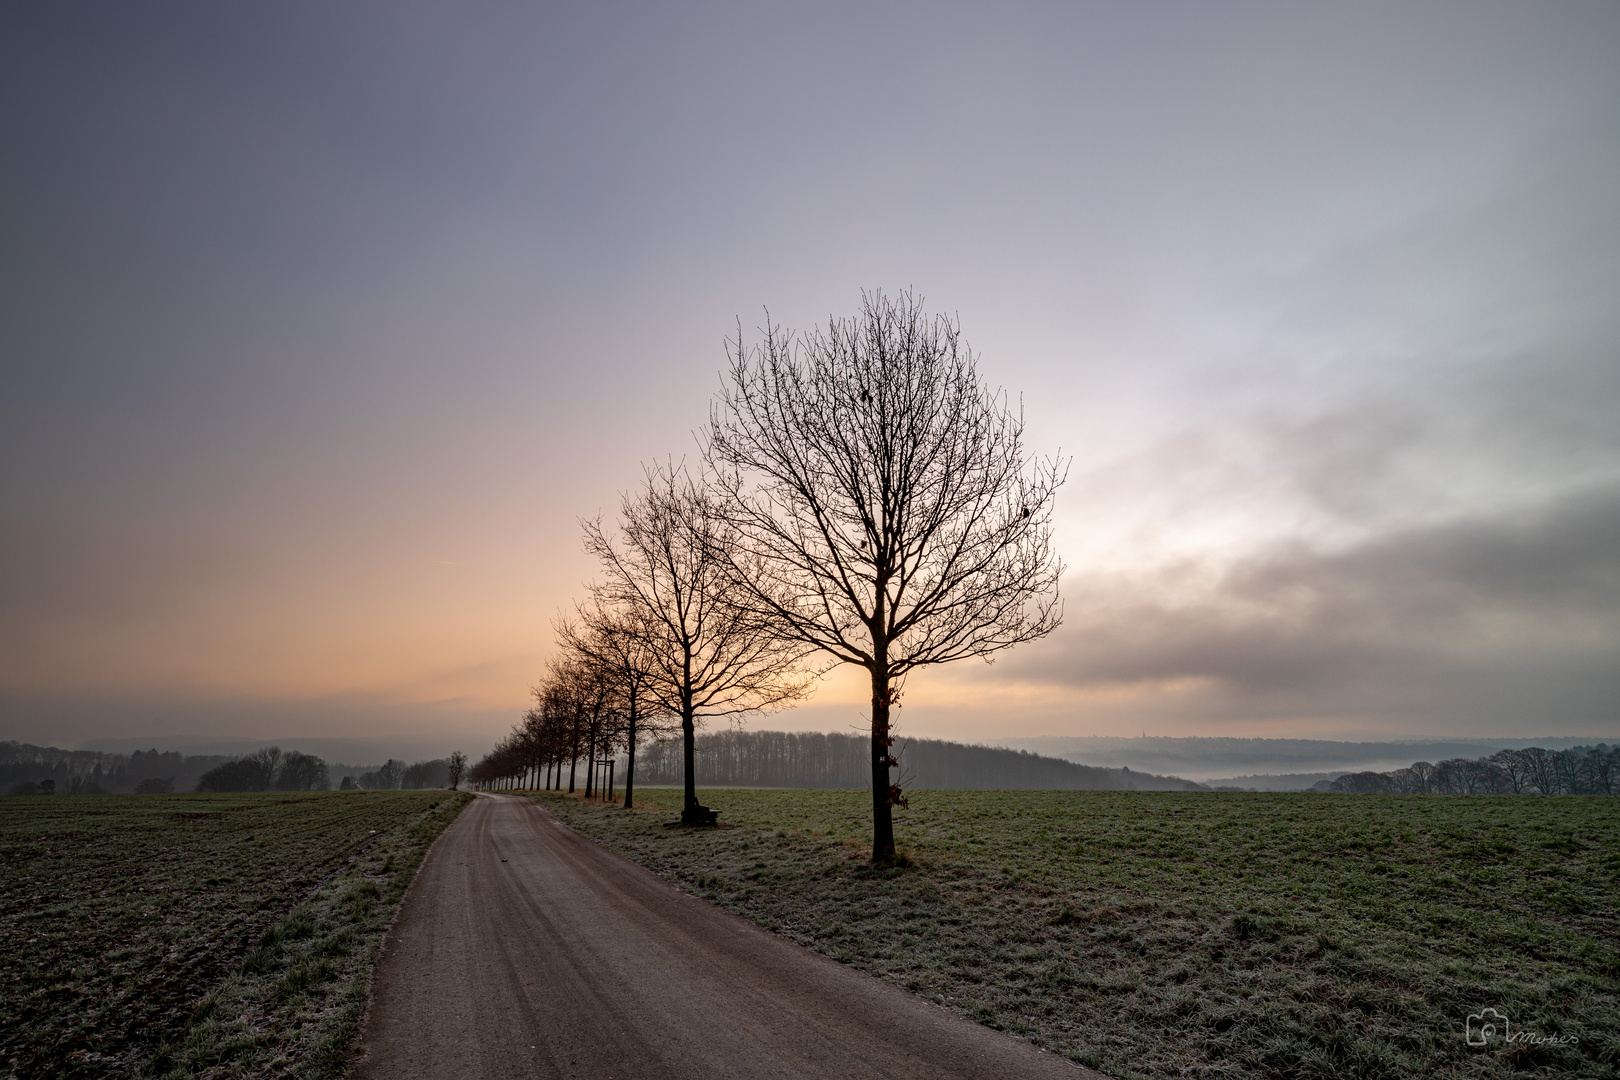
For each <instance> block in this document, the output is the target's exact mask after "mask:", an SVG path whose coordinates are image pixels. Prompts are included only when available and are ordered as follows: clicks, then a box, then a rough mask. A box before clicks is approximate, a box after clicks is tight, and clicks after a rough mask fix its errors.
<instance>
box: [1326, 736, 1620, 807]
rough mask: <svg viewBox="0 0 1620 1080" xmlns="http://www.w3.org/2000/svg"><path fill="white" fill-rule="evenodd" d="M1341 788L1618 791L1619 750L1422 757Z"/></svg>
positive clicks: (1342, 781) (1338, 786)
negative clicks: (1445, 758)
mask: <svg viewBox="0 0 1620 1080" xmlns="http://www.w3.org/2000/svg"><path fill="white" fill-rule="evenodd" d="M1329 790H1332V791H1340V792H1356V793H1369V792H1388V793H1396V794H1406V795H1489V794H1496V795H1614V794H1620V748H1616V747H1610V746H1608V745H1600V746H1577V747H1573V748H1571V749H1568V750H1545V749H1543V748H1541V747H1539V746H1528V747H1525V748H1524V749H1522V750H1500V751H1498V752H1497V753H1495V754H1492V755H1491V756H1490V757H1488V758H1483V757H1482V758H1476V759H1468V758H1452V759H1450V760H1448V761H1442V762H1440V763H1438V764H1430V763H1429V762H1427V761H1418V762H1414V763H1413V764H1411V765H1409V766H1407V767H1406V768H1404V769H1396V770H1395V771H1394V772H1387V773H1380V772H1360V773H1351V774H1349V775H1347V776H1341V777H1339V778H1338V779H1337V780H1335V781H1333V783H1332V784H1330V785H1329Z"/></svg>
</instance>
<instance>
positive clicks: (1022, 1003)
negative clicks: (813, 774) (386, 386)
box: [541, 789, 1620, 1080]
mask: <svg viewBox="0 0 1620 1080" xmlns="http://www.w3.org/2000/svg"><path fill="white" fill-rule="evenodd" d="M908 794H909V796H910V799H911V807H910V809H909V810H907V811H905V812H904V813H903V814H902V817H901V820H900V822H899V823H898V835H899V840H900V843H901V846H902V850H903V856H902V858H901V859H900V860H898V864H897V865H895V866H893V867H886V868H875V867H873V866H872V865H871V864H870V863H869V861H868V855H869V849H868V848H867V847H865V846H864V844H865V843H866V841H867V829H868V828H869V817H868V811H867V809H866V800H867V798H868V796H867V795H866V793H865V792H829V791H746V790H713V791H707V792H704V793H702V794H701V796H700V797H701V798H702V800H703V801H704V802H705V803H707V804H709V805H711V806H717V807H719V808H720V809H721V812H722V821H725V822H729V823H731V824H733V825H735V826H736V827H735V828H730V829H718V830H714V829H709V830H688V829H669V828H664V827H663V822H664V821H666V820H668V819H669V818H671V817H673V816H674V815H675V813H676V812H677V810H678V806H679V792H676V791H670V790H667V789H639V790H638V791H637V793H636V795H637V800H638V803H640V804H641V806H642V808H643V809H644V811H645V812H641V813H629V814H627V813H625V812H624V811H622V810H619V809H616V808H612V807H604V806H602V805H601V804H589V803H584V802H581V801H578V800H573V799H568V798H566V797H562V796H542V797H541V801H542V805H544V806H546V807H547V809H548V810H550V811H551V812H552V813H553V814H554V815H556V816H557V817H558V818H559V819H561V820H563V821H565V822H566V823H568V824H569V825H570V826H572V827H573V828H575V829H576V830H578V831H579V832H581V833H583V834H585V835H587V836H590V837H592V838H593V839H596V840H598V841H600V842H602V843H604V844H606V845H607V846H609V847H611V848H613V849H615V850H617V851H620V852H621V853H623V854H625V855H626V856H628V857H629V858H631V859H634V860H636V861H638V862H640V863H642V864H643V865H646V866H648V867H650V868H651V869H653V870H655V871H657V872H659V873H660V874H662V875H663V876H665V877H666V878H669V879H670V880H672V881H674V882H676V883H678V884H679V885H681V886H682V887H683V888H686V889H688V890H689V891H692V892H694V893H696V894H698V895H700V896H704V897H706V898H708V899H710V900H712V901H714V902H716V903H718V904H720V905H721V906H723V907H726V908H728V909H730V910H732V911H734V912H737V913H738V914H741V915H744V916H746V917H748V918H750V919H753V920H754V921H756V922H758V923H759V924H761V925H763V926H765V927H767V928H769V929H772V930H775V931H777V932H779V933H782V934H784V935H786V936H788V937H790V938H792V939H794V940H796V941H799V942H801V943H802V944H805V945H807V946H809V947H811V948H814V949H816V950H818V951H820V952H822V953H825V954H827V955H829V956H832V957H834V958H836V959H839V960H841V961H844V962H846V963H849V964H852V965H854V966H856V967H858V968H861V969H863V970H866V971H868V972H871V973H872V974H874V975H877V976H880V977H882V978H885V979H888V980H890V981H893V982H896V983H898V984H899V985H902V986H904V987H906V988H908V989H910V990H912V991H913V992H915V993H918V994H921V995H923V996H924V997H927V998H930V999H932V1000H934V1001H937V1002H939V1003H941V1004H943V1005H946V1006H948V1007H951V1008H954V1009H957V1010H959V1011H960V1012H962V1013H964V1014H966V1015H968V1016H971V1017H973V1018H975V1019H977V1020H979V1021H981V1022H983V1023H986V1024H989V1025H991V1026H994V1027H998V1028H1002V1029H1005V1030H1007V1031H1010V1032H1013V1033H1016V1034H1019V1035H1022V1036H1024V1037H1026V1038H1029V1039H1030V1040H1032V1041H1034V1042H1036V1043H1038V1044H1040V1045H1044V1046H1047V1047H1050V1048H1052V1049H1054V1050H1056V1051H1059V1052H1061V1053H1064V1054H1066V1055H1068V1056H1070V1057H1072V1058H1074V1059H1075V1060H1078V1061H1081V1062H1084V1063H1085V1064H1088V1065H1091V1066H1093V1067H1095V1068H1098V1069H1101V1070H1103V1071H1105V1072H1108V1073H1110V1074H1112V1075H1114V1076H1116V1077H1121V1078H1126V1077H1138V1076H1140V1077H1240V1076H1242V1077H1248V1076H1268V1077H1323V1078H1326V1077H1414V1076H1432V1077H1445V1078H1457V1080H1462V1078H1465V1077H1467V1078H1485V1077H1509V1076H1571V1077H1576V1076H1578V1077H1591V1078H1601V1077H1615V1076H1616V1074H1617V1071H1620V953H1617V951H1616V943H1617V941H1620V916H1617V914H1616V910H1615V908H1616V897H1617V896H1620V800H1614V799H1608V798H1598V797H1592V798H1551V799H1548V798H1529V797H1512V796H1321V795H1255V794H1233V795H1226V794H1208V793H1169V792H1035V791H1028V792H986V791H914V792H909V793H908ZM1486 1007H1493V1008H1496V1009H1497V1010H1499V1012H1501V1013H1504V1014H1506V1015H1507V1016H1508V1017H1510V1018H1511V1024H1512V1030H1517V1031H1524V1032H1530V1033H1533V1034H1534V1035H1535V1036H1537V1037H1538V1038H1539V1039H1541V1040H1543V1041H1539V1042H1514V1043H1506V1042H1503V1041H1501V1040H1500V1039H1496V1040H1493V1041H1492V1042H1491V1043H1490V1044H1488V1045H1487V1046H1485V1047H1473V1046H1470V1045H1468V1043H1467V1041H1466V1038H1465V1026H1466V1023H1467V1018H1468V1016H1469V1014H1470V1013H1480V1012H1481V1011H1482V1010H1483V1009H1484V1008H1486Z"/></svg>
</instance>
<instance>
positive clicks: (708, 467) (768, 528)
mask: <svg viewBox="0 0 1620 1080" xmlns="http://www.w3.org/2000/svg"><path fill="white" fill-rule="evenodd" d="M726 353H727V358H728V361H729V370H728V372H727V376H726V379H725V386H724V388H723V390H722V391H721V393H720V394H719V395H718V397H717V398H716V400H715V402H714V404H713V406H712V408H711V412H710V416H709V423H708V424H707V426H706V427H705V428H704V429H703V431H702V432H701V433H700V436H699V442H700V459H699V461H698V462H697V464H696V465H695V466H693V467H691V468H688V467H687V466H686V465H685V464H684V463H680V464H677V463H675V462H673V461H671V462H666V463H665V464H663V465H658V466H654V467H651V468H648V469H647V470H646V475H645V480H644V483H643V485H642V486H641V487H640V488H639V489H638V490H636V491H634V492H632V493H629V494H626V495H625V496H624V497H623V498H622V500H621V503H620V507H619V515H618V521H617V522H616V523H614V524H613V525H611V526H610V525H609V524H607V523H605V522H604V521H602V520H601V519H600V518H598V519H596V520H593V521H588V522H585V523H584V529H585V546H586V548H587V550H588V551H589V552H590V553H591V554H592V555H594V556H595V557H596V558H597V560H598V563H599V566H600V570H601V576H600V578H599V580H598V581H597V582H596V583H594V584H593V585H591V586H590V587H589V593H588V595H587V597H586V599H585V600H584V602H583V603H581V604H579V605H578V607H577V608H576V610H575V611H574V612H572V613H571V614H570V615H569V616H568V617H566V618H565V619H563V620H561V621H560V622H559V624H558V627H557V629H558V642H559V646H560V649H559V656H558V657H557V658H556V659H555V660H554V661H553V662H552V664H551V667H550V669H549V671H548V674H547V676H546V679H545V680H543V681H542V683H541V684H540V686H538V687H536V690H535V694H536V700H537V707H536V709H535V710H533V711H531V713H530V714H529V715H528V716H526V717H525V718H524V720H523V722H522V723H520V724H519V726H518V728H517V729H515V730H514V732H513V733H512V735H511V736H510V737H509V738H508V739H507V740H506V741H505V742H504V743H503V744H502V745H501V746H500V747H498V748H497V750H496V751H495V752H494V753H492V754H491V755H490V757H488V758H486V759H485V760H484V761H482V762H480V763H479V764H478V765H477V766H475V769H474V778H475V779H481V781H482V782H486V783H488V782H498V781H501V780H513V778H517V777H527V778H528V779H530V780H533V778H534V777H536V776H539V775H540V772H541V769H542V767H543V768H544V769H545V782H546V783H547V784H551V783H553V778H552V771H553V770H554V769H555V770H557V771H558V773H559V775H560V770H561V767H562V765H563V764H564V763H567V764H568V766H569V775H570V780H569V783H570V790H573V787H574V784H575V770H576V768H577V762H578V761H579V760H580V757H581V755H582V754H583V755H584V756H585V760H587V761H592V760H595V759H596V758H597V757H598V756H599V755H601V754H603V753H604V751H605V750H606V749H609V748H619V747H622V748H623V749H625V750H626V751H627V752H628V753H629V754H630V755H632V757H631V759H630V760H631V761H632V763H633V760H634V759H633V754H634V750H635V746H636V744H637V740H638V739H643V738H645V737H646V736H647V734H648V733H649V732H651V731H654V730H661V726H662V725H670V726H678V729H679V733H680V737H681V740H682V744H683V755H684V762H683V766H684V768H683V772H684V787H685V798H684V809H683V811H682V820H683V821H685V822H687V823H688V824H704V823H710V822H712V821H713V819H714V815H713V812H712V811H711V810H709V808H707V807H704V806H702V805H700V804H699V803H698V801H697V796H696V785H695V769H694V764H695V763H694V758H693V740H694V735H695V731H696V729H697V728H698V727H699V726H700V725H701V724H702V723H703V722H704V720H706V719H709V718H714V717H742V716H745V715H746V714H749V713H756V712H761V711H766V710H770V709H775V708H780V707H783V706H785V705H788V704H791V703H793V702H795V701H798V700H800V699H801V698H803V697H804V696H805V695H806V694H807V693H808V692H809V690H810V688H811V686H812V685H813V683H814V681H815V679H816V678H817V677H818V676H820V675H821V674H823V673H825V672H826V671H827V670H829V669H830V668H832V667H834V666H837V665H839V664H854V665H857V666H859V667H861V668H862V669H864V670H865V672H866V674H867V676H868V678H869V681H870V684H871V738H870V744H869V762H870V769H871V772H870V777H871V789H872V819H873V845H872V854H873V858H874V859H877V860H882V859H887V858H890V857H892V856H893V854H894V828H893V817H892V814H893V807H894V806H895V805H899V804H902V803H903V799H904V795H903V792H902V791H901V789H900V786H899V784H897V783H896V782H895V779H894V776H893V774H892V770H893V769H894V768H895V767H896V765H897V764H898V763H897V762H896V761H895V758H894V756H893V753H892V747H893V742H894V720H895V716H894V709H895V708H896V706H897V704H898V702H899V698H900V692H901V690H902V688H903V686H904V683H905V680H906V679H907V677H908V676H909V675H910V674H911V672H913V671H915V670H916V669H918V668H922V667H926V666H929V665H933V664H943V663H949V662H951V661H955V660H961V659H966V658H969V657H979V658H983V659H986V660H989V659H990V658H991V657H993V656H994V654H996V653H998V652H1000V651H1001V650H1003V649H1007V648H1010V647H1012V646H1014V645H1017V644H1020V643H1022V642H1026V641H1030V640H1033V639H1035V638H1039V637H1041V636H1043V635H1045V634H1047V633H1049V632H1051V631H1052V630H1053V629H1054V628H1055V627H1056V626H1057V625H1058V621H1059V618H1060V614H1061V609H1060V605H1059V601H1058V594H1057V582H1058V578H1059V576H1060V575H1061V573H1062V571H1063V565H1062V562H1061V561H1060V560H1059V559H1058V558H1057V556H1056V554H1055V553H1054V551H1053V548H1052V511H1053V504H1054V501H1055V496H1056V492H1057V489H1058V487H1059V486H1060V485H1061V483H1062V482H1063V479H1064V474H1065V469H1066V466H1065V465H1064V464H1063V463H1062V462H1061V461H1059V460H1057V459H1055V458H1053V459H1038V460H1030V459H1028V458H1027V457H1026V453H1025V449H1024V444H1023V435H1024V424H1023V417H1022V414H1021V412H1020V411H1019V410H1015V409H1014V408H1012V407H1011V405H1010V403H1009V401H1008V399H1007V397H1006V395H1005V394H1003V393H1002V392H1000V391H997V390H992V389H990V388H989V387H988V386H987V385H986V384H985V383H984V381H983V380H982V379H981V378H980V376H979V373H978V370H977V361H976V357H975V356H974V354H973V353H972V351H971V350H970V349H969V348H968V347H967V345H966V344H965V343H964V342H963V341H962V340H961V337H960V331H959V328H958V324H957V323H956V322H955V321H954V320H952V319H949V318H945V317H943V316H937V315H936V316H929V315H928V314H926V312H925V311H924V310H923V305H922V303H921V301H920V300H919V299H917V298H916V297H914V296H912V295H911V294H909V293H906V294H901V295H900V296H898V297H892V298H891V297H886V296H884V295H883V294H882V293H875V294H869V295H864V296H863V298H862V306H861V312H860V314H859V315H857V316H855V317H853V318H847V319H840V318H832V319H830V320H829V321H828V324H827V325H826V327H825V328H822V329H818V330H814V331H811V332H809V333H804V334H795V333H792V332H789V331H786V330H783V329H782V328H781V327H778V326H776V325H774V324H772V323H770V322H769V321H767V324H766V326H765V327H764V328H763V330H762V339H761V340H760V341H759V342H758V343H757V344H755V345H752V346H749V345H747V344H746V343H745V342H744V339H743V335H742V331H741V327H740V325H739V327H738V333H737V336H736V338H735V339H734V340H728V341H727V343H726ZM582 670H588V671H590V672H592V673H593V674H592V675H591V678H594V679H600V680H601V681H602V683H601V684H602V686H603V687H604V689H603V690H602V691H601V693H602V694H603V695H606V696H605V697H604V698H603V700H604V701H609V700H610V701H611V704H604V705H603V706H602V707H601V709H599V710H598V709H595V708H594V706H592V707H585V706H580V705H577V704H574V705H570V706H568V707H567V708H563V707H561V706H558V707H557V708H558V709H559V710H560V711H557V712H556V713H555V715H553V711H552V709H551V706H549V705H548V704H547V703H548V702H549V701H551V700H552V697H553V695H554V694H557V693H561V691H560V690H558V687H561V686H563V685H567V686H573V685H574V684H575V682H574V681H575V680H576V679H578V678H580V677H581V676H579V675H577V674H575V673H576V672H578V671H582ZM607 688H611V689H607ZM593 692H594V691H593ZM565 696H566V695H565ZM570 700H572V699H570ZM588 700H595V699H588ZM587 717H588V719H587ZM630 773H631V776H630V777H627V781H628V782H630V783H633V773H634V769H633V764H632V768H631V770H630ZM557 782H558V783H560V780H558V781H557ZM586 784H587V791H589V790H590V784H591V776H590V774H588V775H587V779H586ZM629 798H630V792H629V791H628V790H627V801H628V799H629Z"/></svg>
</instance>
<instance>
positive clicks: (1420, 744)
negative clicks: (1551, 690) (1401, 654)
mask: <svg viewBox="0 0 1620 1080" xmlns="http://www.w3.org/2000/svg"><path fill="white" fill-rule="evenodd" d="M1599 741H1603V740H1600V739H1594V738H1591V737H1586V738H1570V737H1560V738H1537V739H1432V740H1413V741H1409V742H1408V741H1401V742H1394V741H1391V742H1334V741H1330V740H1325V739H1228V738H1165V737H1159V736H1154V737H1151V738H1140V739H1122V738H1111V737H1105V736H1096V737H1088V738H1072V737H1062V736H1044V737H1037V738H1027V739H998V740H996V742H997V743H998V744H999V745H1002V746H1010V747H1015V748H1019V749H1024V750H1031V751H1034V752H1035V753H1037V754H1048V755H1051V756H1053V757H1060V758H1064V759H1066V760H1068V761H1075V762H1080V763H1082V764H1086V765H1097V766H1101V767H1104V768H1120V767H1124V766H1129V767H1130V769H1131V770H1132V772H1135V771H1136V770H1138V769H1140V770H1142V771H1144V772H1159V773H1172V774H1174V775H1177V776H1185V777H1189V778H1191V779H1194V780H1197V781H1199V782H1202V783H1209V782H1211V781H1216V780H1217V779H1218V778H1222V777H1230V778H1232V779H1231V780H1222V781H1220V782H1222V783H1234V785H1235V786H1243V787H1250V786H1254V787H1258V786H1259V785H1258V784H1245V783H1242V778H1244V777H1246V776H1251V777H1252V776H1256V774H1262V775H1263V774H1289V773H1335V774H1343V773H1349V772H1364V771H1386V770H1391V769H1399V768H1404V767H1405V766H1407V765H1410V764H1411V763H1412V762H1414V761H1441V760H1445V759H1448V758H1476V757H1481V756H1489V755H1490V754H1494V753H1496V752H1497V751H1498V750H1522V749H1524V748H1525V747H1528V746H1540V747H1544V748H1546V749H1548V750H1565V749H1569V748H1570V747H1574V746H1579V745H1583V744H1587V743H1593V742H1599ZM1611 741H1612V740H1611Z"/></svg>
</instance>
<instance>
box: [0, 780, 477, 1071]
mask: <svg viewBox="0 0 1620 1080" xmlns="http://www.w3.org/2000/svg"><path fill="white" fill-rule="evenodd" d="M466 798H467V796H449V795H448V794H447V793H445V792H433V791H425V792H377V793H363V794H337V793H307V794H299V795H297V796H289V795H288V794H287V793H276V794H267V795H191V796H79V797H69V798H63V797H56V798H53V799H13V800H6V801H4V802H0V854H3V855H4V856H5V857H4V859H3V860H0V866H3V867H4V869H3V871H0V929H3V930H4V931H5V932H6V939H7V940H17V939H18V935H19V934H20V935H21V940H22V944H23V946H24V948H21V949H10V950H6V951H5V952H4V955H3V956H0V1032H3V1033H4V1034H3V1035H0V1075H6V1076H18V1077H21V1076H63V1077H127V1076H131V1075H141V1076H148V1077H155V1076H186V1077H230V1076H299V1077H305V1076H311V1077H313V1076H336V1075H339V1074H340V1073H341V1071H342V1064H343V1055H344V1054H345V1053H346V1051H347V1048H348V1045H349V1042H350V1040H351V1039H352V1036H353V1033H354V1030H355V1025H356V1024H357V1022H358V1018H359V1015H360V1011H361V1009H363V1007H364V998H365V988H366V980H367V978H368V977H369V973H370V969H371V959H372V957H373V956H374V955H375V951H376V947H377V943H378V941H380V938H381V934H382V930H383V929H384V928H385V927H386V926H387V924H388V921H389V919H390V918H391V917H392V912H393V910H394V908H395V907H396V906H397V904H398V900H399V897H400V896H401V895H402V894H403V891H404V888H405V886H406V885H407V884H408V883H409V880H410V876H411V874H412V873H413V872H414V869H415V866H416V865H417V863H418V862H419V861H420V858H421V854H422V853H423V852H424V851H425V850H426V848H427V845H428V844H430V843H431V842H432V839H433V838H434V837H435V836H437V835H438V833H439V832H440V831H441V830H442V829H443V827H444V825H445V824H447V823H448V822H449V820H450V819H451V818H453V817H454V815H455V812H456V811H458V810H459V809H460V807H461V805H462V804H463V803H464V801H465V799H466Z"/></svg>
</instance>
